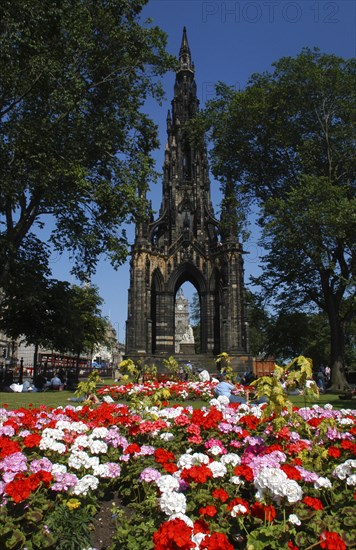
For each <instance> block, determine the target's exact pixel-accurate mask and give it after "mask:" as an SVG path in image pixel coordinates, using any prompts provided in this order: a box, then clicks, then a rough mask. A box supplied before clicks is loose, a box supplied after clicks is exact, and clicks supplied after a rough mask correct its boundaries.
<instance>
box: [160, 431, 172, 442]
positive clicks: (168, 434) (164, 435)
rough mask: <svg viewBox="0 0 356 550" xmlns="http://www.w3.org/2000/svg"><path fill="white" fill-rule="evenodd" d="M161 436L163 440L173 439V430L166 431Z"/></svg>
mask: <svg viewBox="0 0 356 550" xmlns="http://www.w3.org/2000/svg"><path fill="white" fill-rule="evenodd" d="M159 437H160V439H163V441H172V439H174V435H173V434H172V433H171V432H165V433H163V434H161V435H160V436H159Z"/></svg>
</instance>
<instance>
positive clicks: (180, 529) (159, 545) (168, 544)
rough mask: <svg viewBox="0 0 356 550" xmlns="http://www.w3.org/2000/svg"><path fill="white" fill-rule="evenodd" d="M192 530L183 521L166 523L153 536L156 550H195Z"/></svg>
mask: <svg viewBox="0 0 356 550" xmlns="http://www.w3.org/2000/svg"><path fill="white" fill-rule="evenodd" d="M192 532H193V530H192V528H191V527H188V525H187V524H186V523H185V522H184V521H183V520H181V519H173V520H171V521H166V522H165V523H162V525H160V527H159V529H158V531H156V532H155V533H154V534H153V537H152V540H153V543H154V550H188V549H189V548H195V546H196V545H195V543H194V542H192V539H191V536H192Z"/></svg>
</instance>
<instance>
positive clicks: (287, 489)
mask: <svg viewBox="0 0 356 550" xmlns="http://www.w3.org/2000/svg"><path fill="white" fill-rule="evenodd" d="M282 491H283V496H285V497H287V499H288V502H289V503H290V504H294V503H295V502H298V501H299V500H302V498H303V491H302V488H301V487H300V486H299V485H298V483H297V482H296V481H294V479H288V481H287V482H286V483H284V484H283V485H282Z"/></svg>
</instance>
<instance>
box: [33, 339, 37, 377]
mask: <svg viewBox="0 0 356 550" xmlns="http://www.w3.org/2000/svg"><path fill="white" fill-rule="evenodd" d="M37 356H38V343H37V342H36V344H35V352H34V354H33V375H32V377H33V378H32V379H33V380H34V379H35V378H36V376H37Z"/></svg>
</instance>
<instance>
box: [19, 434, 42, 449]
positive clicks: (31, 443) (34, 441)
mask: <svg viewBox="0 0 356 550" xmlns="http://www.w3.org/2000/svg"><path fill="white" fill-rule="evenodd" d="M40 441H41V436H40V435H38V434H29V435H27V436H26V437H25V439H24V440H23V444H24V445H25V447H27V448H29V449H30V448H32V447H38V445H39V444H40Z"/></svg>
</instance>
